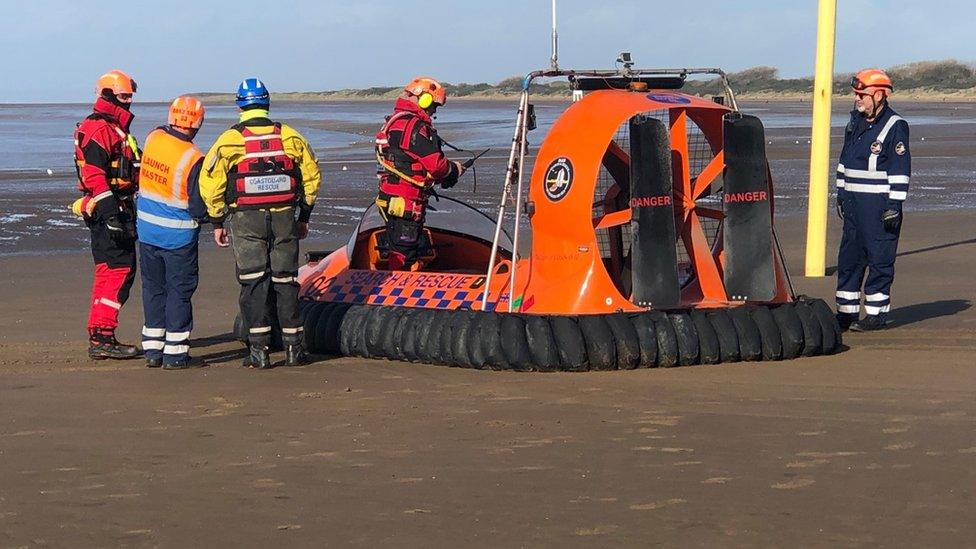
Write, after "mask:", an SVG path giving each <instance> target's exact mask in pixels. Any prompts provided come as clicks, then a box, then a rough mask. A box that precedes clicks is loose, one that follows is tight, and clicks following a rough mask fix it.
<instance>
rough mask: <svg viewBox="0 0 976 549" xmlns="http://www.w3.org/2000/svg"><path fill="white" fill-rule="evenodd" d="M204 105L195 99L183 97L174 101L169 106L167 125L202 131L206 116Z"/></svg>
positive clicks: (187, 96)
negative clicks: (201, 127) (204, 116)
mask: <svg viewBox="0 0 976 549" xmlns="http://www.w3.org/2000/svg"><path fill="white" fill-rule="evenodd" d="M205 112H206V111H205V110H204V108H203V103H201V102H200V100H199V99H197V98H195V97H190V96H189V95H181V96H180V97H177V98H176V99H174V100H173V104H172V105H170V106H169V118H168V119H167V120H166V123H167V124H169V125H170V126H177V127H180V128H186V129H191V130H196V129H200V126H202V125H203V115H204V114H205Z"/></svg>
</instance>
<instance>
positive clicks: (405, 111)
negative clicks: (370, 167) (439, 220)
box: [376, 99, 460, 270]
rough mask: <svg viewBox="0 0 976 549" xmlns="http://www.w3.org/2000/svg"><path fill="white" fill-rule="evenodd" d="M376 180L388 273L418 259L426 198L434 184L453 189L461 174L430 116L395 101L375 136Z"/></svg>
mask: <svg viewBox="0 0 976 549" xmlns="http://www.w3.org/2000/svg"><path fill="white" fill-rule="evenodd" d="M376 156H377V160H378V161H379V163H380V170H379V172H378V174H377V177H378V178H379V180H380V183H379V193H378V195H377V197H376V205H377V207H378V208H379V210H380V212H382V213H383V217H384V219H386V234H387V238H388V241H389V246H390V251H389V261H388V266H389V268H390V270H402V269H409V268H410V266H411V265H412V264H413V263H414V262H415V261H416V260H417V256H418V253H417V252H418V248H419V246H420V235H421V232H422V230H423V226H424V217H425V215H426V211H427V200H428V199H429V198H430V195H431V194H432V193H433V187H434V185H437V184H439V185H441V187H443V188H445V189H447V188H450V187H453V186H454V185H455V184H456V183H457V180H458V176H459V175H460V172H459V170H458V167H457V165H456V164H455V163H454V162H451V161H450V160H448V159H447V157H446V156H445V155H444V152H443V151H442V150H441V140H440V138H439V137H438V136H437V131H436V130H435V129H434V127H433V126H432V122H431V118H430V115H429V114H428V113H427V111H425V110H424V109H422V108H420V107H419V106H418V105H417V104H415V103H412V102H410V101H407V100H405V99H397V102H396V105H395V107H394V111H393V114H392V115H391V116H389V117H387V119H386V123H385V124H384V125H383V128H382V129H380V131H379V133H377V134H376Z"/></svg>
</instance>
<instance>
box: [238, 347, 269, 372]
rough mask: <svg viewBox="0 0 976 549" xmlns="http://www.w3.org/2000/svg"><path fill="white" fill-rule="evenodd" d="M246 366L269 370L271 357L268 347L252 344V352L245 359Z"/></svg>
mask: <svg viewBox="0 0 976 549" xmlns="http://www.w3.org/2000/svg"><path fill="white" fill-rule="evenodd" d="M242 366H244V367H245V368H257V369H259V370H267V369H269V368H271V357H270V356H269V355H268V348H267V347H263V346H261V347H258V346H253V345H252V346H251V353H250V354H249V355H247V358H245V359H244V364H242Z"/></svg>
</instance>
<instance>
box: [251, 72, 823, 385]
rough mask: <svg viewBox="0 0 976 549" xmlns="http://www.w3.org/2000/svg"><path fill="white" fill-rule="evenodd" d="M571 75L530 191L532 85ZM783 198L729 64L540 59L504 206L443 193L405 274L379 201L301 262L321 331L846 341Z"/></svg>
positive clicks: (566, 354)
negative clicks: (710, 91) (807, 293)
mask: <svg viewBox="0 0 976 549" xmlns="http://www.w3.org/2000/svg"><path fill="white" fill-rule="evenodd" d="M692 74H712V75H715V76H717V77H718V78H719V79H720V81H721V83H722V84H723V86H724V90H725V94H724V96H720V97H716V98H713V99H711V100H709V99H702V98H700V97H697V96H692V95H687V94H683V93H681V92H680V91H679V90H680V89H681V87H682V86H683V84H684V82H685V79H686V77H687V76H689V75H692ZM553 77H564V78H567V79H568V80H569V83H570V85H571V88H572V89H573V90H574V96H575V98H576V99H578V100H577V101H575V102H573V103H572V105H571V106H569V107H568V108H567V109H566V110H565V112H563V113H562V115H561V116H560V117H559V118H558V119H557V120H556V121H555V123H554V124H553V126H552V128H551V130H550V131H549V133H548V135H547V136H546V137H545V140H544V141H543V142H542V144H541V146H540V147H539V149H538V153H537V155H536V158H535V162H534V168H533V170H532V176H531V180H530V182H529V185H528V189H527V192H525V193H523V167H524V166H525V160H526V153H527V145H526V136H527V133H528V132H529V131H530V130H532V129H533V128H534V126H535V117H534V109H533V108H532V105H531V104H530V102H529V95H530V94H529V91H530V84H531V83H532V81H533V80H534V79H536V78H553ZM772 199H773V188H772V181H771V177H770V171H769V167H768V163H767V160H766V156H765V140H764V133H763V126H762V123H761V122H760V121H759V119H758V118H756V117H754V116H749V115H745V114H742V113H740V112H739V109H738V106H737V104H736V101H735V96H734V94H733V92H732V89H731V87H730V86H729V82H728V80H727V78H726V76H725V73H723V72H722V71H721V70H718V69H652V70H633V69H631V68H630V66H629V65H628V66H625V67H624V69H623V70H618V71H564V70H559V69H558V68H554V69H551V70H547V71H537V72H533V73H531V74H529V75H528V76H527V77H526V78H525V80H524V85H523V91H522V94H521V99H520V102H519V107H518V112H517V115H516V123H515V137H514V140H513V145H512V148H511V151H510V155H509V160H508V166H507V171H506V178H505V184H504V187H503V192H502V197H501V204H500V207H499V210H498V215H497V217H496V218H494V219H493V218H491V217H489V216H488V215H486V214H484V213H482V212H480V211H478V210H475V209H474V208H471V207H470V206H467V205H466V204H464V203H462V202H460V201H457V200H453V199H450V198H446V197H442V198H441V201H440V202H439V203H438V204H437V208H436V210H433V209H432V210H431V211H430V212H429V213H428V217H427V220H426V229H425V232H424V237H423V240H424V242H425V246H424V248H425V250H426V251H425V253H424V254H423V255H424V258H423V260H422V261H420V262H419V263H418V265H417V266H416V268H415V269H414V270H411V271H406V272H396V271H390V270H388V269H387V268H386V257H387V250H386V246H385V242H386V235H385V228H384V223H383V219H382V218H381V217H380V215H379V213H378V212H377V211H376V208H375V206H370V207H369V208H368V209H367V210H366V212H365V214H364V215H363V217H362V219H361V221H360V223H359V225H358V226H357V227H356V229H355V231H353V233H352V236H351V237H350V239H349V241H348V243H347V244H346V245H345V246H344V247H342V248H340V249H338V250H335V251H333V252H330V253H326V252H321V253H314V252H313V253H310V254H308V257H309V261H308V263H307V265H305V266H303V267H302V269H301V271H300V274H299V281H300V284H301V293H300V297H301V300H302V302H301V303H302V310H303V314H304V318H305V324H304V326H305V334H306V335H305V338H306V344H307V346H308V348H309V349H310V350H311V351H312V352H315V353H321V354H326V355H346V356H360V357H368V358H387V359H393V360H405V361H414V362H425V363H432V364H444V365H450V366H461V367H472V368H484V369H515V370H533V371H553V370H562V371H584V370H615V369H618V370H629V369H634V368H648V367H659V366H660V367H671V366H679V365H680V366H684V365H691V364H715V363H720V362H736V361H740V360H743V361H758V360H780V359H792V358H796V357H799V356H811V355H819V354H828V353H833V352H835V351H836V350H837V349H838V348H839V347H840V344H841V332H840V328H839V326H838V325H837V322H836V320H835V318H834V315H833V313H832V311H831V310H830V308H829V307H828V306H827V305H826V303H824V301H823V300H819V299H809V298H802V297H799V298H798V297H797V296H796V295H795V294H794V291H793V288H792V285H791V283H790V277H789V273H788V272H787V269H786V265H785V263H784V261H783V257H782V253H781V251H780V248H779V245H778V243H777V240H776V234H775V232H774V230H773V200H772ZM509 209H514V220H513V219H512V217H513V216H511V215H507V214H509V213H511V212H508V210H509ZM526 218H527V221H528V223H529V224H530V225H531V251H530V253H529V254H528V255H525V256H522V255H520V254H518V252H517V250H518V249H519V237H520V232H521V230H523V229H522V225H523V224H524V223H521V222H522V221H525V220H526ZM506 220H507V221H506ZM504 225H510V229H511V230H510V231H508V230H505V227H504ZM510 235H511V236H510ZM238 324H239V323H238ZM238 330H239V331H238V333H239V334H241V333H242V332H243V330H241V327H240V326H238Z"/></svg>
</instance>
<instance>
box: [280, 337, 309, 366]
mask: <svg viewBox="0 0 976 549" xmlns="http://www.w3.org/2000/svg"><path fill="white" fill-rule="evenodd" d="M311 361H312V360H311V358H309V356H308V353H306V352H305V347H304V346H302V344H301V343H298V344H296V345H289V346H288V347H287V348H286V349H285V366H304V365H306V364H308V363H309V362H311Z"/></svg>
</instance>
